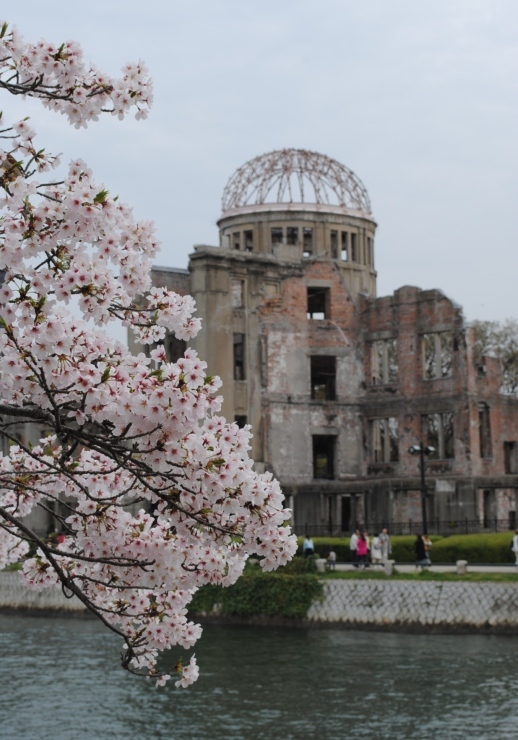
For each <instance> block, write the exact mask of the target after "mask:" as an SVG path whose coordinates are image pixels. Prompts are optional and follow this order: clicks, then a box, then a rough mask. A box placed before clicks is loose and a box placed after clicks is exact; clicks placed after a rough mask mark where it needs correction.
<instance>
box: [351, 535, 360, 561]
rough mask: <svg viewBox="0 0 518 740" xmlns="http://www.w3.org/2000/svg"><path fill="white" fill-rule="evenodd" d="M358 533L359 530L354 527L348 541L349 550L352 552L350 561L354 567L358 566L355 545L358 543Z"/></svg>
mask: <svg viewBox="0 0 518 740" xmlns="http://www.w3.org/2000/svg"><path fill="white" fill-rule="evenodd" d="M359 535H360V530H359V529H355V530H354V532H353V533H352V535H351V540H350V542H349V548H350V550H351V554H352V561H353V565H354V567H355V568H357V567H358V556H357V554H356V547H357V545H358V537H359Z"/></svg>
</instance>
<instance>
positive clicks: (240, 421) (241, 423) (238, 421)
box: [234, 416, 248, 429]
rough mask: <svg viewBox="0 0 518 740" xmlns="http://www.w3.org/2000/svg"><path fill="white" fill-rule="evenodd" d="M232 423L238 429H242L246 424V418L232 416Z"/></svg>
mask: <svg viewBox="0 0 518 740" xmlns="http://www.w3.org/2000/svg"><path fill="white" fill-rule="evenodd" d="M234 421H235V422H236V424H237V425H238V427H239V428H240V429H243V427H245V426H246V425H247V424H248V417H247V416H234Z"/></svg>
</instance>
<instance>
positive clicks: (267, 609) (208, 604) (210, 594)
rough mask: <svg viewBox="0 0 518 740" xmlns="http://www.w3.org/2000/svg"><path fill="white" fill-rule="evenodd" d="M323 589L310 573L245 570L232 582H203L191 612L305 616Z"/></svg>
mask: <svg viewBox="0 0 518 740" xmlns="http://www.w3.org/2000/svg"><path fill="white" fill-rule="evenodd" d="M322 592H323V587H322V583H321V582H320V580H319V579H318V578H317V577H316V576H314V575H311V574H304V575H287V574H285V573H282V574H278V573H258V574H257V573H254V572H252V571H249V572H247V573H245V574H244V575H243V576H241V578H240V579H239V580H238V581H237V583H235V584H234V585H233V586H230V587H229V588H222V587H221V586H212V585H207V586H202V588H201V589H200V590H199V591H198V592H197V593H196V594H195V596H194V598H193V600H192V602H191V605H190V607H189V612H190V613H191V614H195V613H197V612H198V613H199V612H206V613H209V614H210V612H212V611H214V607H215V606H216V605H218V609H217V611H218V613H219V614H224V615H227V616H235V617H244V618H249V617H257V616H265V617H291V618H299V619H300V618H303V617H305V616H306V614H307V611H308V609H309V607H310V606H311V604H312V602H313V601H314V600H315V599H318V598H321V596H322Z"/></svg>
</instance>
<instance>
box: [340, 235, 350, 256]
mask: <svg viewBox="0 0 518 740" xmlns="http://www.w3.org/2000/svg"><path fill="white" fill-rule="evenodd" d="M348 237H349V235H348V233H347V231H342V250H341V252H340V258H341V260H342V262H347V260H348V249H349V238H348Z"/></svg>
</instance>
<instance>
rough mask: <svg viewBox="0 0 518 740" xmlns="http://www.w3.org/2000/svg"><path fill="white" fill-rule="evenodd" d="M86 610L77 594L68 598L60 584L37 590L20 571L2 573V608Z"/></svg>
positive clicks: (0, 594) (0, 581)
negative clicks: (30, 585) (27, 582)
mask: <svg viewBox="0 0 518 740" xmlns="http://www.w3.org/2000/svg"><path fill="white" fill-rule="evenodd" d="M1 608H4V609H5V608H7V609H34V610H35V611H56V610H58V611H67V612H84V611H85V610H86V607H85V606H84V605H83V604H82V603H81V602H80V601H79V599H77V598H76V597H75V596H74V597H72V598H71V599H67V598H66V596H64V594H63V591H62V590H61V588H60V587H59V586H54V587H52V588H45V589H43V590H42V591H35V590H33V589H30V588H28V587H27V586H25V584H24V583H23V580H22V576H21V574H20V573H19V572H12V573H0V609H1Z"/></svg>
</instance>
